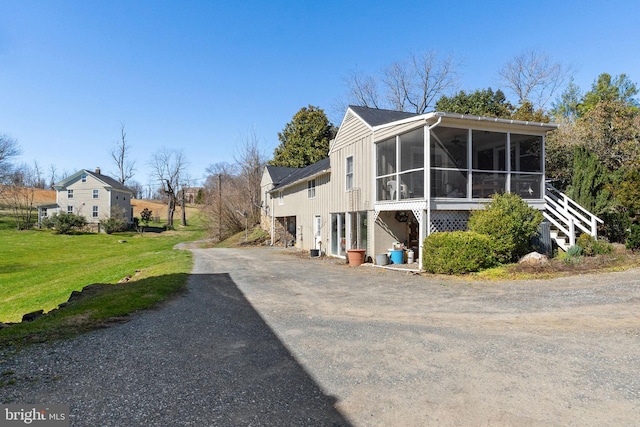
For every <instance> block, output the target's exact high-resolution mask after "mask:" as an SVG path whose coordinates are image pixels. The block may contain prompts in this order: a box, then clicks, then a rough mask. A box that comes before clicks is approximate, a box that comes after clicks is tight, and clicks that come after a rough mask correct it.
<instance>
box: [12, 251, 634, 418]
mask: <svg viewBox="0 0 640 427" xmlns="http://www.w3.org/2000/svg"><path fill="white" fill-rule="evenodd" d="M193 252H194V254H195V261H196V262H195V267H194V271H193V275H192V276H191V278H190V282H189V292H188V293H187V294H186V295H184V296H182V297H179V298H177V299H175V300H173V301H172V302H170V303H169V304H166V305H165V306H163V307H162V308H160V309H158V310H154V311H148V312H145V313H142V314H138V315H136V316H133V317H132V320H131V321H130V322H128V323H126V324H121V325H116V326H113V327H111V328H108V329H104V330H99V331H95V332H93V333H90V334H86V335H83V336H81V337H79V338H77V339H74V340H71V341H67V342H63V343H57V344H53V345H43V346H37V347H33V348H31V349H29V350H27V351H24V352H22V353H20V354H18V355H17V356H14V357H10V358H5V359H4V360H2V361H0V373H6V372H10V373H11V374H10V376H11V377H12V378H15V379H16V380H17V383H16V384H15V385H10V386H5V387H2V388H0V401H1V402H3V403H10V402H13V403H47V404H53V403H64V404H69V405H71V415H72V425H74V426H187V425H198V426H217V425H221V426H226V425H234V426H235V425H296V426H304V425H314V426H315V425H329V426H331V425H357V426H389V425H394V426H412V425H415V426H420V425H473V426H482V425H486V426H499V425H517V426H549V425H566V426H607V425H611V426H637V425H640V304H639V303H640V270H632V271H627V272H623V273H607V274H600V275H583V276H576V277H571V278H562V279H555V280H546V281H521V282H511V283H505V282H501V283H478V282H467V281H460V280H454V279H451V278H448V277H422V276H417V275H413V274H407V273H402V272H397V271H386V270H382V269H378V268H373V267H370V266H366V265H365V266H361V267H357V268H350V267H348V266H345V265H344V264H343V263H341V262H339V261H336V260H330V259H309V258H301V257H300V256H297V255H294V254H292V253H290V252H287V251H284V250H280V249H273V248H245V249H193Z"/></svg>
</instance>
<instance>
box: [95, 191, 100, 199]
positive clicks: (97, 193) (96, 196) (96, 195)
mask: <svg viewBox="0 0 640 427" xmlns="http://www.w3.org/2000/svg"><path fill="white" fill-rule="evenodd" d="M99 194H100V192H99V190H93V198H94V199H97V198H98V195H99Z"/></svg>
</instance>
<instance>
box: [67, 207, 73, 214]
mask: <svg viewBox="0 0 640 427" xmlns="http://www.w3.org/2000/svg"><path fill="white" fill-rule="evenodd" d="M67 213H73V206H71V205H68V206H67Z"/></svg>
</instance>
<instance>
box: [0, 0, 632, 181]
mask: <svg viewBox="0 0 640 427" xmlns="http://www.w3.org/2000/svg"><path fill="white" fill-rule="evenodd" d="M639 16H640V2H637V1H636V0H633V1H631V0H630V1H616V0H610V1H609V2H606V4H605V3H604V2H590V1H558V0H556V1H546V0H538V1H483V2H479V1H457V2H451V1H438V2H436V1H403V0H398V1H386V2H383V1H370V2H356V1H348V0H347V1H333V0H325V1H322V2H318V1H315V2H307V1H303V0H298V1H283V0H271V1H268V2H267V1H251V0H247V1H243V2H236V1H214V0H211V1H193V0H181V1H120V0H106V1H92V0H89V1H80V0H78V1H54V0H43V1H29V0H0V99H1V102H0V133H3V134H8V135H9V136H11V137H12V138H14V139H16V140H17V141H18V143H19V144H20V146H21V148H22V155H21V157H20V159H19V161H22V162H26V163H29V164H32V163H33V161H34V160H36V161H37V162H38V163H39V165H40V166H41V167H42V168H43V169H45V170H49V169H50V166H51V165H54V166H55V167H56V169H57V170H58V171H59V172H63V171H66V172H68V173H73V172H75V171H77V170H79V169H81V168H88V169H93V168H95V167H101V168H102V171H103V172H115V170H116V168H115V165H114V163H113V161H112V159H111V157H110V155H109V151H110V148H111V147H112V146H113V145H114V144H115V143H116V141H118V139H119V136H120V123H121V122H123V123H124V124H125V126H126V132H127V140H128V143H129V144H130V145H131V147H132V151H131V157H132V159H134V160H135V161H136V176H135V177H134V179H135V180H136V181H138V182H140V183H142V184H146V183H148V182H150V172H149V168H148V167H147V163H148V162H149V160H150V158H151V156H152V154H153V153H154V152H156V151H157V150H159V149H160V148H162V147H167V148H176V149H180V150H183V152H184V154H185V157H186V159H187V160H188V162H189V175H190V177H191V178H192V179H194V180H196V181H198V180H199V181H201V180H202V179H203V178H204V176H205V169H206V168H207V167H208V166H209V165H212V164H214V163H218V162H223V161H229V162H231V161H233V156H234V154H235V153H236V150H237V146H238V144H240V143H241V142H242V140H243V138H247V137H248V135H249V133H250V132H255V134H256V135H257V136H258V138H259V139H260V141H261V144H262V148H263V150H264V152H265V153H266V154H267V156H268V157H269V158H270V157H271V155H272V153H273V149H274V148H275V147H276V146H277V145H278V143H279V141H278V136H277V134H278V132H280V131H281V130H282V129H283V128H284V126H285V124H286V123H287V122H289V121H290V120H291V119H292V117H293V115H294V114H295V113H296V112H297V111H298V110H299V109H300V108H302V107H305V106H307V105H315V106H318V107H320V108H323V109H325V111H326V112H327V113H328V115H329V116H330V118H331V119H332V120H334V122H335V123H336V124H339V121H340V119H341V115H340V114H339V113H336V112H335V111H333V105H335V101H336V100H337V99H339V98H340V97H342V96H343V95H344V94H345V92H346V89H345V87H344V83H343V81H344V78H345V76H347V75H348V74H349V73H350V72H352V71H354V70H359V71H362V72H368V73H376V72H377V71H378V70H380V69H381V68H382V67H384V66H385V65H388V64H389V63H391V62H393V61H396V60H400V59H403V58H406V57H407V56H408V55H409V54H410V52H421V51H424V50H436V51H437V52H439V53H440V54H442V55H447V54H454V55H455V56H456V57H458V58H459V59H460V60H462V61H463V66H462V67H461V68H460V75H461V79H460V85H459V89H465V90H474V89H481V88H486V87H492V88H494V89H497V88H501V85H500V82H499V80H498V77H497V71H498V70H499V69H500V68H501V67H502V66H503V65H504V63H505V62H506V61H508V60H510V59H512V58H513V57H514V56H516V55H518V54H520V53H522V52H523V51H524V50H526V49H540V50H543V51H545V52H546V53H548V54H549V55H550V56H551V57H552V58H553V59H554V60H556V61H560V62H562V63H563V64H565V65H570V66H572V67H573V68H574V69H575V70H576V71H575V82H576V83H577V84H578V85H579V86H580V87H581V88H582V89H583V90H587V89H588V88H589V87H590V85H591V83H592V82H593V81H594V80H595V79H596V77H597V76H598V74H600V73H602V72H608V73H610V74H612V75H617V74H620V73H626V74H627V75H629V76H630V78H631V80H632V81H634V82H638V81H640V55H638V46H639V45H640V26H639V25H637V20H638V17H639Z"/></svg>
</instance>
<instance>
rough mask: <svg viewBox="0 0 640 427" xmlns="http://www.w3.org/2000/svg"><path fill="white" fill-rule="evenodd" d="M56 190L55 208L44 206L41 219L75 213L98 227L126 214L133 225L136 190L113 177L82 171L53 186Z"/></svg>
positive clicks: (39, 215)
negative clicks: (112, 218) (133, 204)
mask: <svg viewBox="0 0 640 427" xmlns="http://www.w3.org/2000/svg"><path fill="white" fill-rule="evenodd" d="M53 188H54V189H55V190H56V203H55V205H49V206H44V207H42V208H41V209H40V212H39V213H38V219H39V220H41V219H42V218H43V217H45V216H51V215H52V214H54V213H56V212H71V213H74V214H77V215H82V216H84V217H85V218H86V220H87V223H89V224H98V223H99V222H100V221H101V220H104V219H108V218H110V217H111V216H113V215H122V216H123V217H124V219H125V221H127V222H128V223H132V222H133V208H132V206H131V198H132V197H133V194H134V193H133V191H132V190H131V189H129V188H127V187H126V186H125V185H123V184H122V183H120V182H119V181H117V180H115V179H113V178H111V177H110V176H107V175H103V174H102V173H101V172H100V169H99V168H97V169H96V170H95V171H90V170H88V169H82V170H81V171H78V172H76V173H74V174H73V175H71V176H70V177H68V178H66V179H63V180H62V181H60V182H58V183H57V184H55V185H54V186H53Z"/></svg>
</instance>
